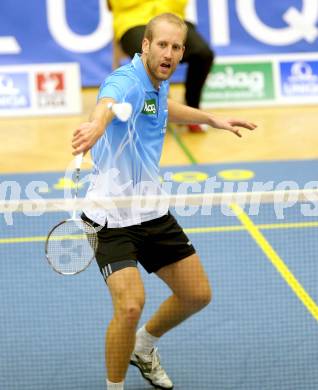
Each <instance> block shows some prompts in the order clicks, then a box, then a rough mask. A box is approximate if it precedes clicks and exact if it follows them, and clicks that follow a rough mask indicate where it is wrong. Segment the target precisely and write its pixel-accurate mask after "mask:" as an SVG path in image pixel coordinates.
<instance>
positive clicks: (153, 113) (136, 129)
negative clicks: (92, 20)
mask: <svg viewBox="0 0 318 390" xmlns="http://www.w3.org/2000/svg"><path fill="white" fill-rule="evenodd" d="M168 90H169V82H168V81H163V82H162V83H161V85H160V88H159V89H158V90H157V89H156V88H155V87H154V86H153V84H152V82H151V80H150V78H149V77H148V74H147V72H146V70H145V68H144V65H143V62H142V60H141V57H140V55H139V54H136V55H135V57H134V58H133V60H132V61H131V62H130V63H129V64H128V65H125V66H122V67H120V68H118V69H117V70H116V71H114V72H113V73H112V74H111V75H110V76H109V77H107V78H106V79H105V81H104V82H103V83H102V85H101V87H100V90H99V95H98V99H101V98H113V99H115V101H116V102H117V103H120V102H129V103H131V104H132V107H133V113H132V116H131V118H130V119H129V121H128V122H120V121H119V120H118V119H117V118H114V119H113V120H112V122H111V123H110V124H109V125H108V127H107V129H106V130H105V132H104V134H103V136H102V137H101V138H100V139H99V140H98V141H97V143H96V144H95V145H94V146H93V147H92V149H91V155H92V159H93V162H94V170H93V172H92V178H91V183H90V187H89V189H88V192H87V197H89V198H96V197H104V196H106V197H109V196H130V195H160V194H162V193H163V190H162V188H161V185H160V180H159V161H160V157H161V153H162V146H163V140H164V135H165V132H166V126H167V117H168V106H167V97H168ZM167 211H168V207H167V205H166V204H165V205H161V206H160V207H159V208H154V206H152V207H147V208H145V207H135V206H134V207H130V208H125V209H116V210H115V209H112V210H105V209H98V210H93V209H91V210H89V209H85V210H84V212H85V214H86V215H87V216H88V217H89V218H91V219H92V220H93V221H95V222H97V223H98V224H100V225H105V223H106V222H107V226H108V227H121V226H130V225H135V224H140V223H141V222H144V221H149V220H151V219H155V218H158V217H160V216H162V215H164V214H166V213H167Z"/></svg>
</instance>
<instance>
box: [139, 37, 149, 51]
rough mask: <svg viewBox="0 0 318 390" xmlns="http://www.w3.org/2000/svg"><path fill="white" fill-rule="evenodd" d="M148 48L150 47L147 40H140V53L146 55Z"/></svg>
mask: <svg viewBox="0 0 318 390" xmlns="http://www.w3.org/2000/svg"><path fill="white" fill-rule="evenodd" d="M149 46H150V42H149V39H148V38H144V39H143V40H142V44H141V48H142V53H146V54H148V53H149Z"/></svg>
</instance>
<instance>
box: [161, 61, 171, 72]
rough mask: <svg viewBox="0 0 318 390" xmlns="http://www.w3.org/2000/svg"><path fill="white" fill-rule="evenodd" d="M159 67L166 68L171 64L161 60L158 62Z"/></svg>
mask: <svg viewBox="0 0 318 390" xmlns="http://www.w3.org/2000/svg"><path fill="white" fill-rule="evenodd" d="M160 68H164V69H167V70H168V69H170V68H171V64H168V63H167V62H163V63H162V64H160Z"/></svg>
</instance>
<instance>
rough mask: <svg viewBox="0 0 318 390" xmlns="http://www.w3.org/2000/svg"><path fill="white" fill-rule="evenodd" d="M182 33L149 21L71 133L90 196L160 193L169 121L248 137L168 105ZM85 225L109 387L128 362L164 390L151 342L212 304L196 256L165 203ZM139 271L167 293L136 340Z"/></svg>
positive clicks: (118, 382)
mask: <svg viewBox="0 0 318 390" xmlns="http://www.w3.org/2000/svg"><path fill="white" fill-rule="evenodd" d="M186 33H187V27H186V25H185V23H184V22H183V21H182V20H181V19H179V18H178V17H176V16H175V15H173V14H162V15H159V16H157V17H155V18H154V19H152V20H151V21H150V22H149V24H148V25H147V27H146V31H145V37H144V39H143V43H142V54H141V55H140V54H136V55H135V57H134V58H133V60H132V61H131V63H129V64H128V65H125V66H123V67H121V68H119V69H117V70H116V71H114V72H113V73H112V74H111V75H110V76H109V77H108V78H106V80H105V81H104V82H103V83H102V85H101V87H100V91H99V96H98V102H97V105H96V107H95V109H94V110H93V113H92V115H91V117H90V120H89V122H86V123H83V124H82V125H81V126H80V127H79V128H78V129H77V130H75V132H74V136H73V141H72V146H73V149H74V151H73V154H74V155H76V154H78V153H81V152H84V153H85V152H87V151H88V150H89V149H91V154H92V159H93V162H94V171H93V175H92V180H91V184H90V187H89V189H88V194H87V196H88V197H100V196H119V195H131V194H133V195H138V194H142V195H153V194H155V195H158V194H160V193H161V188H160V183H159V178H158V176H159V167H158V164H159V160H160V156H161V150H162V144H163V139H164V135H165V127H166V124H167V120H169V121H172V122H178V123H194V124H195V123H196V124H207V125H210V126H212V127H214V128H218V129H225V130H229V131H231V132H233V133H234V134H235V135H237V136H241V134H240V129H239V128H240V127H243V128H246V129H249V130H253V129H255V127H256V126H255V125H254V124H253V123H250V122H246V121H241V120H223V119H218V118H216V117H215V116H213V115H212V114H209V113H206V112H203V111H200V110H198V109H195V108H190V107H187V106H185V105H182V104H179V103H177V102H174V101H172V100H170V99H168V88H169V83H168V79H169V77H170V76H171V75H172V73H173V72H174V70H175V69H176V67H177V65H178V64H179V62H180V60H181V59H182V55H183V52H184V41H185V38H186ZM115 102H117V103H121V102H130V103H131V104H132V106H133V110H132V116H131V118H130V120H129V121H128V122H121V121H120V120H118V118H116V117H115V116H114V113H113V112H112V111H111V110H110V109H109V106H110V105H109V103H115ZM83 218H84V219H85V218H86V219H87V220H88V221H90V222H91V223H94V224H95V226H99V227H100V229H98V230H99V232H98V240H99V242H98V249H97V254H96V260H97V263H98V265H99V268H100V270H101V273H102V275H103V277H104V279H105V281H106V283H107V286H108V288H109V290H110V294H111V297H112V302H113V308H114V313H113V318H112V320H111V321H110V323H109V325H108V328H107V332H106V351H105V352H106V353H105V355H106V370H107V379H106V382H107V389H108V390H112V389H113V390H114V389H117V390H122V389H124V380H125V376H126V372H127V369H128V365H129V363H131V364H132V365H134V366H136V367H138V368H139V370H140V372H141V374H142V376H143V377H144V378H145V379H146V380H147V381H149V382H150V383H151V384H152V385H153V386H154V387H156V388H159V389H172V388H173V383H172V381H171V379H170V378H169V376H168V374H167V373H166V371H165V370H164V368H163V367H162V366H161V363H160V360H159V354H158V350H157V347H156V343H157V341H158V340H159V338H160V337H162V336H163V335H164V334H165V333H167V332H168V331H170V330H171V329H172V328H174V327H175V326H177V325H179V324H180V323H181V322H182V321H184V320H185V319H187V318H188V317H189V316H191V315H192V314H194V313H196V312H198V311H199V310H200V309H202V308H203V307H205V306H206V305H207V304H208V303H209V302H210V300H211V288H210V284H209V281H208V277H207V275H206V273H205V271H204V269H203V267H202V264H201V262H200V259H199V257H198V255H197V254H196V251H195V248H194V247H193V246H192V244H191V242H190V240H189V239H188V237H186V235H185V234H184V232H183V230H182V228H181V227H180V226H179V225H178V223H177V221H176V220H175V218H174V217H173V216H172V215H171V214H170V213H169V211H168V206H165V205H164V204H161V206H160V207H157V208H151V207H146V208H142V207H127V208H123V209H115V210H113V209H109V210H106V209H103V208H101V209H98V210H94V209H86V210H84V215H83ZM138 264H140V265H141V266H143V267H144V268H145V269H146V271H147V272H149V273H155V274H156V275H157V276H158V277H159V278H160V279H162V280H163V281H164V282H165V283H166V284H167V286H168V287H169V288H170V289H171V292H172V293H171V296H170V297H169V298H168V299H167V300H165V301H164V302H163V303H162V304H161V305H160V307H159V308H158V310H157V311H156V312H155V313H154V314H153V316H152V317H151V318H150V319H149V320H148V321H147V323H146V324H144V325H143V326H142V327H141V328H140V329H139V330H138V331H137V332H136V329H137V325H138V321H139V318H140V316H141V313H142V309H143V306H144V302H145V293H144V286H143V281H142V279H141V276H140V272H139V269H138V267H137V265H138ZM179 359H182V356H179Z"/></svg>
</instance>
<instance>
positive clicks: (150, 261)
mask: <svg viewBox="0 0 318 390" xmlns="http://www.w3.org/2000/svg"><path fill="white" fill-rule="evenodd" d="M82 218H83V219H84V220H86V221H88V222H90V223H91V224H93V225H95V227H96V226H98V225H96V224H95V223H93V222H92V221H91V220H90V219H89V218H88V217H87V216H86V215H84V214H82ZM97 234H98V248H97V253H96V261H97V263H98V266H99V269H100V271H101V273H102V275H103V277H104V279H105V280H106V279H107V277H108V276H109V275H110V274H112V273H113V272H115V271H118V270H120V269H123V268H126V267H136V266H137V262H138V263H140V264H141V265H142V266H143V267H144V268H145V270H146V271H147V272H148V273H151V272H156V271H158V270H159V269H160V268H162V267H164V266H166V265H169V264H172V263H175V262H177V261H179V260H182V259H184V258H185V257H188V256H190V255H192V254H194V253H195V249H194V247H193V245H192V243H191V241H190V240H189V238H188V237H187V236H186V234H185V233H184V232H183V230H182V228H181V227H180V225H179V224H178V222H177V221H176V219H175V218H174V216H172V215H171V214H170V213H168V214H167V215H164V216H163V217H160V218H156V219H153V220H151V221H147V222H142V223H141V224H140V225H133V226H127V227H121V228H107V225H106V226H104V227H103V228H102V229H100V230H99V231H98V233H97Z"/></svg>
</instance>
